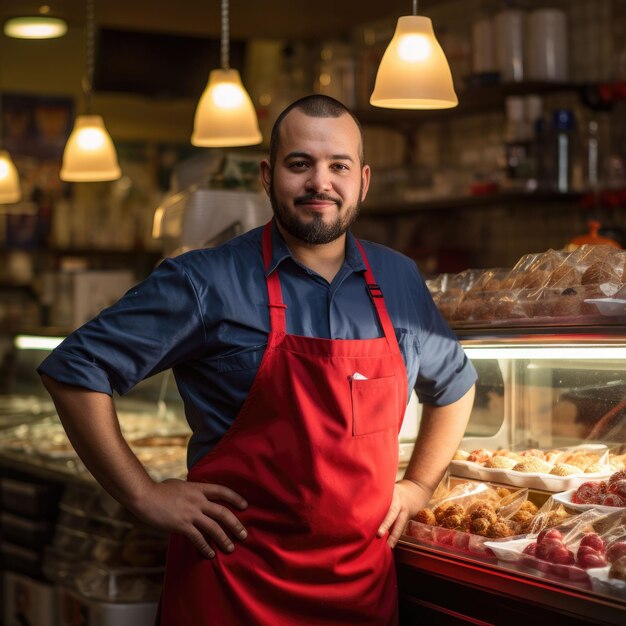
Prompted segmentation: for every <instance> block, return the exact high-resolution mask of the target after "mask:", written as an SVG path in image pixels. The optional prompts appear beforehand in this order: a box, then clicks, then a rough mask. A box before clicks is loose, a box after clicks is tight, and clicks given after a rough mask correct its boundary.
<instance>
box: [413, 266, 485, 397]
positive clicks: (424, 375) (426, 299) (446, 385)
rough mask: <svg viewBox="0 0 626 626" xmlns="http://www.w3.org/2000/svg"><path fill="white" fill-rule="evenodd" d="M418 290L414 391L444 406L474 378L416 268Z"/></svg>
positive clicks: (469, 384)
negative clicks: (417, 332) (416, 372)
mask: <svg viewBox="0 0 626 626" xmlns="http://www.w3.org/2000/svg"><path fill="white" fill-rule="evenodd" d="M416 274H417V279H418V281H419V293H420V317H421V333H420V336H419V352H420V356H419V361H420V363H419V370H418V374H417V380H416V382H415V392H416V393H417V396H418V398H419V400H420V402H423V403H427V404H434V405H437V406H445V405H447V404H452V403H453V402H456V401H457V400H459V399H460V398H462V397H463V396H464V395H465V394H466V393H467V392H468V391H469V389H470V387H471V386H472V385H473V384H474V383H475V382H476V378H477V374H476V370H475V369H474V366H473V365H472V362H471V361H470V360H469V359H468V358H467V356H466V355H465V352H464V350H463V347H462V346H461V344H460V343H459V341H458V339H457V337H456V336H455V335H454V333H453V332H452V330H451V329H450V327H449V326H448V323H447V322H446V321H445V320H444V319H443V317H442V316H441V313H439V309H437V306H436V305H435V303H434V302H433V299H432V297H431V295H430V292H429V291H428V287H426V284H425V282H424V279H423V278H422V276H421V275H420V274H419V272H418V271H417V268H416Z"/></svg>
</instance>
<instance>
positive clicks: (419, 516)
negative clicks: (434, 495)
mask: <svg viewBox="0 0 626 626" xmlns="http://www.w3.org/2000/svg"><path fill="white" fill-rule="evenodd" d="M413 519H414V520H415V521H416V522H420V523H421V524H428V525H429V526H434V525H435V522H436V519H435V514H434V513H433V512H432V511H431V510H430V509H422V510H421V511H418V512H417V513H416V514H415V517H414V518H413Z"/></svg>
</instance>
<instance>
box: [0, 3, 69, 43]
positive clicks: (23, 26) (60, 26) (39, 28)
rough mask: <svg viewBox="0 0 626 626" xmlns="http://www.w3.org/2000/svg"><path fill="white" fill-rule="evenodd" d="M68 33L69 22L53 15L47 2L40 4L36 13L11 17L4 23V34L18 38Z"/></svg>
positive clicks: (49, 36) (47, 37) (48, 36)
mask: <svg viewBox="0 0 626 626" xmlns="http://www.w3.org/2000/svg"><path fill="white" fill-rule="evenodd" d="M33 13H35V12H34V11H33ZM66 33H67V22H66V21H65V20H64V19H62V18H60V17H55V16H54V15H51V10H50V7H49V6H48V5H47V4H44V5H42V6H40V7H39V11H38V12H37V14H36V15H20V16H18V17H11V18H9V19H8V20H7V21H6V22H5V23H4V34H5V35H6V36H7V37H14V38H16V39H56V38H57V37H63V35H65V34H66Z"/></svg>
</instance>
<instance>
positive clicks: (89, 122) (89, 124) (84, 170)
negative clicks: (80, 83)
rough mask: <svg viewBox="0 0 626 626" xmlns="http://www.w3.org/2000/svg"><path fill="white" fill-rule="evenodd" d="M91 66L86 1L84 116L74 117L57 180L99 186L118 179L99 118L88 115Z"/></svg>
mask: <svg viewBox="0 0 626 626" xmlns="http://www.w3.org/2000/svg"><path fill="white" fill-rule="evenodd" d="M93 66H94V0H87V71H86V75H85V84H84V89H85V101H86V109H87V113H86V114H85V115H78V116H77V117H76V120H75V121H74V128H73V129H72V132H71V133H70V136H69V139H68V140H67V143H66V144H65V150H64V151H63V164H62V166H61V172H60V177H61V180H65V181H68V182H75V183H77V182H81V183H82V182H99V181H106V180H115V179H117V178H119V177H120V176H121V175H122V171H121V170H120V166H119V165H118V163H117V153H116V152H115V146H114V145H113V141H112V140H111V137H110V135H109V133H108V132H107V129H106V127H105V126H104V120H103V119H102V117H101V116H100V115H93V114H92V113H91V104H92V98H93V93H92V92H93Z"/></svg>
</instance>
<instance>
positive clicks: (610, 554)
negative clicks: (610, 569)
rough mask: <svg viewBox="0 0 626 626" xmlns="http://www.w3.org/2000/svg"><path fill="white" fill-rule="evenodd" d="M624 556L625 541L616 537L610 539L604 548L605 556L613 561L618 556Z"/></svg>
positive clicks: (625, 551)
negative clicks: (612, 539) (615, 538)
mask: <svg viewBox="0 0 626 626" xmlns="http://www.w3.org/2000/svg"><path fill="white" fill-rule="evenodd" d="M623 556H626V541H625V540H624V539H617V540H615V541H612V542H611V543H610V544H609V545H608V546H607V548H606V558H607V559H608V560H609V561H610V562H611V563H613V561H617V559H619V558H620V557H623Z"/></svg>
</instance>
